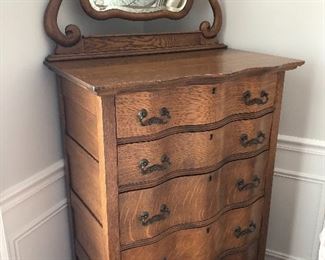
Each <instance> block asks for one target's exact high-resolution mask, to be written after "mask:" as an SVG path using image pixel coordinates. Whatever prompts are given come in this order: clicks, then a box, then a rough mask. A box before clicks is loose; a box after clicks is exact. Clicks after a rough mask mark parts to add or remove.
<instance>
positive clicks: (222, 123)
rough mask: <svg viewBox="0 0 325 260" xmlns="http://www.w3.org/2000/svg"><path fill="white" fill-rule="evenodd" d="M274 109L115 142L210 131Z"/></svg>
mask: <svg viewBox="0 0 325 260" xmlns="http://www.w3.org/2000/svg"><path fill="white" fill-rule="evenodd" d="M273 111H274V108H273V107H270V108H267V109H264V110H261V111H258V112H255V113H242V114H236V115H231V116H228V117H226V118H224V119H223V120H221V121H218V122H215V123H211V124H206V125H185V126H176V127H172V128H168V129H166V130H163V131H161V132H159V133H156V134H152V135H146V136H139V137H128V138H118V140H117V144H118V145H126V144H132V143H142V142H151V141H157V140H159V139H162V138H165V137H167V136H170V135H174V134H180V133H185V132H186V133H195V132H205V131H211V130H216V129H218V128H221V127H224V126H226V125H228V124H230V123H232V122H235V121H241V120H252V119H257V118H260V117H263V116H265V115H267V114H270V113H272V112H273Z"/></svg>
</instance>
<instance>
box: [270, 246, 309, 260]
mask: <svg viewBox="0 0 325 260" xmlns="http://www.w3.org/2000/svg"><path fill="white" fill-rule="evenodd" d="M266 259H267V260H307V259H303V258H299V257H294V256H291V255H287V254H283V253H280V252H277V251H273V250H269V249H266Z"/></svg>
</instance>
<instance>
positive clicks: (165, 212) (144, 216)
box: [139, 204, 170, 226]
mask: <svg viewBox="0 0 325 260" xmlns="http://www.w3.org/2000/svg"><path fill="white" fill-rule="evenodd" d="M169 215H170V210H169V208H168V207H167V205H165V204H163V205H161V206H160V213H159V214H158V215H155V216H152V217H151V218H150V214H149V212H147V211H144V212H142V213H141V215H140V217H139V220H140V222H141V224H142V225H143V226H148V225H151V224H153V223H155V222H158V221H162V220H164V219H166V218H167V217H168V216H169Z"/></svg>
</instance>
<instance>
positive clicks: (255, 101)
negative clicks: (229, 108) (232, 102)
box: [243, 90, 269, 106]
mask: <svg viewBox="0 0 325 260" xmlns="http://www.w3.org/2000/svg"><path fill="white" fill-rule="evenodd" d="M243 101H244V103H245V105H246V106H252V105H265V104H266V103H267V102H268V101H269V94H268V93H267V92H266V91H264V90H262V91H261V94H260V97H259V98H252V93H251V92H250V91H249V90H248V91H246V92H245V93H244V94H243Z"/></svg>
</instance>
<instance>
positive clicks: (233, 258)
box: [220, 241, 258, 260]
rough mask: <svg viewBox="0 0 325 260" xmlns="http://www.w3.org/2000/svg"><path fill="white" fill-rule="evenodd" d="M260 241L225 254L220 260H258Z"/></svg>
mask: <svg viewBox="0 0 325 260" xmlns="http://www.w3.org/2000/svg"><path fill="white" fill-rule="evenodd" d="M257 249H258V241H254V242H253V243H252V244H250V245H249V246H246V247H242V248H238V249H236V250H231V251H229V252H225V253H224V254H223V255H222V256H221V257H220V259H222V260H257Z"/></svg>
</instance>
